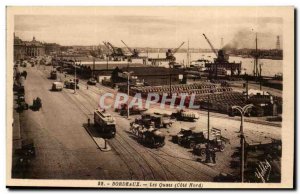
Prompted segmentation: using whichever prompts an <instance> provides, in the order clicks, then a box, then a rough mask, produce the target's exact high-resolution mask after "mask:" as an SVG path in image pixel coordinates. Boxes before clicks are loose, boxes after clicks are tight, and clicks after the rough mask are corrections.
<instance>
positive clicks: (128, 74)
mask: <svg viewBox="0 0 300 194" xmlns="http://www.w3.org/2000/svg"><path fill="white" fill-rule="evenodd" d="M123 73H124V74H125V75H127V97H128V102H127V119H129V78H130V75H131V74H132V73H133V72H132V71H130V72H126V71H125V72H123Z"/></svg>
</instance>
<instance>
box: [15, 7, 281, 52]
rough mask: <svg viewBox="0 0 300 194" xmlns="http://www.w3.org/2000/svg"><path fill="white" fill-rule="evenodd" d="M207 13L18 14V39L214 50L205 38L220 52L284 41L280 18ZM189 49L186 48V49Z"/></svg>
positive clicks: (106, 11) (126, 10)
mask: <svg viewBox="0 0 300 194" xmlns="http://www.w3.org/2000/svg"><path fill="white" fill-rule="evenodd" d="M238 14H239V16H236V15H235V14H234V13H231V12H228V11H227V12H226V11H225V12H224V11H222V12H220V11H217V9H215V10H211V11H206V10H204V9H195V8H193V9H192V8H190V9H189V8H186V9H164V8H149V9H147V8H138V7H137V8H116V9H111V8H107V9H105V8H102V9H94V10H92V11H90V12H89V13H87V12H85V13H84V14H83V13H76V12H72V11H68V12H67V14H66V12H62V13H61V14H60V13H58V14H57V13H56V14H39V15H36V14H34V15H33V14H26V15H15V18H14V24H15V27H14V29H15V34H16V36H19V37H20V38H21V39H23V40H32V37H33V36H35V37H36V39H37V40H39V41H44V42H51V43H54V42H55V43H58V44H61V45H66V46H68V45H98V44H102V42H103V41H109V42H111V43H112V44H113V45H115V46H120V47H121V46H122V47H123V46H124V45H123V44H122V43H121V40H123V41H124V42H126V43H127V45H128V46H130V47H154V48H158V47H159V48H174V47H177V46H179V45H180V44H181V43H182V42H183V41H184V42H186V43H187V42H188V41H189V45H190V47H191V48H210V47H209V45H208V43H207V42H206V40H205V39H204V37H203V35H202V34H203V33H205V34H206V36H207V37H208V38H209V39H210V41H211V43H212V44H213V45H214V47H216V48H220V47H221V38H223V43H224V45H228V44H231V43H232V42H235V44H236V43H238V44H239V43H241V44H240V45H235V46H237V47H247V48H253V47H254V39H255V33H257V35H258V39H259V47H260V48H267V49H273V48H275V46H276V37H277V36H280V39H281V40H282V27H283V22H282V19H281V18H279V17H265V16H264V17H261V16H254V15H255V14H253V15H249V14H247V13H245V14H243V13H242V12H238ZM186 46H187V44H185V47H186Z"/></svg>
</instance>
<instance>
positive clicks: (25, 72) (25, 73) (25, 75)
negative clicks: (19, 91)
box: [22, 71, 27, 79]
mask: <svg viewBox="0 0 300 194" xmlns="http://www.w3.org/2000/svg"><path fill="white" fill-rule="evenodd" d="M22 74H23V76H24V78H25V79H26V77H27V71H23V73H22Z"/></svg>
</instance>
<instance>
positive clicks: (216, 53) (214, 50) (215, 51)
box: [203, 34, 218, 57]
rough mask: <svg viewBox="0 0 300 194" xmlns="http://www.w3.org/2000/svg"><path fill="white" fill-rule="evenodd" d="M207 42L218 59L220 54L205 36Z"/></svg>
mask: <svg viewBox="0 0 300 194" xmlns="http://www.w3.org/2000/svg"><path fill="white" fill-rule="evenodd" d="M203 36H204V38H205V40H206V41H207V43H208V44H209V46H210V48H211V50H212V51H213V52H214V53H215V55H216V57H218V52H217V50H216V49H215V48H214V46H213V45H212V44H211V42H210V41H209V39H208V38H207V37H206V35H205V34H203Z"/></svg>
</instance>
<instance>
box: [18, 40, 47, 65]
mask: <svg viewBox="0 0 300 194" xmlns="http://www.w3.org/2000/svg"><path fill="white" fill-rule="evenodd" d="M43 55H45V45H44V44H43V43H42V42H40V41H37V40H36V39H35V37H33V39H32V41H23V40H21V39H20V38H19V37H17V36H14V60H20V59H24V58H27V57H37V56H43Z"/></svg>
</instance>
